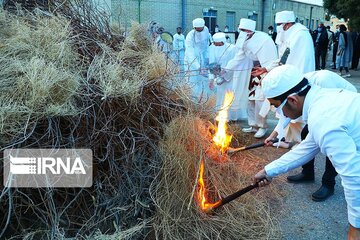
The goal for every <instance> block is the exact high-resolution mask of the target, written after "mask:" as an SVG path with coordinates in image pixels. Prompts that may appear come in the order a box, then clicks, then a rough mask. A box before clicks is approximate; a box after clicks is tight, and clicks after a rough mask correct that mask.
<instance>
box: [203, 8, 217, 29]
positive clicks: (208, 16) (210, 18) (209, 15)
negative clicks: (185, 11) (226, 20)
mask: <svg viewBox="0 0 360 240" xmlns="http://www.w3.org/2000/svg"><path fill="white" fill-rule="evenodd" d="M203 17H204V20H205V26H207V27H208V28H209V31H210V33H214V32H215V25H216V17H217V11H216V10H209V11H207V12H205V11H204V12H203Z"/></svg>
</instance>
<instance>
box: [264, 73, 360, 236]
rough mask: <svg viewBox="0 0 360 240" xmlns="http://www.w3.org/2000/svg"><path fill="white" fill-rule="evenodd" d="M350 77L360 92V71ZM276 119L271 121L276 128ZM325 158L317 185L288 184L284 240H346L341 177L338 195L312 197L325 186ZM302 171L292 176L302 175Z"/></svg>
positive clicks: (318, 165) (317, 165) (318, 162)
mask: <svg viewBox="0 0 360 240" xmlns="http://www.w3.org/2000/svg"><path fill="white" fill-rule="evenodd" d="M350 74H351V75H352V76H351V77H350V78H347V79H348V80H349V81H350V82H351V83H353V84H354V85H355V86H356V87H357V89H358V91H359V92H360V71H352V70H350ZM275 123H276V120H275V119H269V124H270V125H272V126H274V124H275ZM324 166H325V156H324V155H322V154H319V155H318V156H317V157H316V161H315V168H316V174H315V178H316V179H315V182H314V183H307V184H292V183H285V184H286V186H285V188H286V189H287V190H288V191H289V193H288V195H287V196H286V197H284V199H283V201H284V204H283V206H284V209H283V217H282V218H281V220H280V225H281V228H282V233H283V236H282V237H281V239H289V240H298V239H306V240H309V239H334V240H335V239H336V240H337V239H346V236H347V229H348V221H347V210H346V202H345V198H344V192H343V188H342V186H341V182H340V178H339V177H337V178H336V180H337V183H336V186H335V194H334V195H333V196H331V197H330V198H329V199H327V200H326V201H324V202H314V201H312V200H311V194H312V193H313V192H315V191H316V190H317V189H318V188H319V187H320V185H321V177H322V174H323V172H324ZM299 171H300V169H297V170H294V171H293V172H292V173H289V174H293V173H297V172H299Z"/></svg>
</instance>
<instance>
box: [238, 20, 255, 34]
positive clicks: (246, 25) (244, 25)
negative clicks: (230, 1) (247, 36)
mask: <svg viewBox="0 0 360 240" xmlns="http://www.w3.org/2000/svg"><path fill="white" fill-rule="evenodd" d="M239 28H241V29H246V30H250V31H252V32H255V28H256V22H255V21H254V20H251V19H247V18H242V19H240V24H239Z"/></svg>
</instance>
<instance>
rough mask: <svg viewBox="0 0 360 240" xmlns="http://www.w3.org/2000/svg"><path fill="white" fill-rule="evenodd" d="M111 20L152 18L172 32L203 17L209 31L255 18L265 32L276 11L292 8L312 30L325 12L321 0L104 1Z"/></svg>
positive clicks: (128, 21) (127, 24)
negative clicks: (107, 6) (109, 11)
mask: <svg viewBox="0 0 360 240" xmlns="http://www.w3.org/2000/svg"><path fill="white" fill-rule="evenodd" d="M107 2H108V5H110V8H111V16H112V20H113V21H117V22H119V23H120V25H121V26H122V27H123V28H124V29H125V30H126V29H128V28H129V27H130V26H131V23H132V22H133V21H135V22H140V23H146V22H150V21H155V22H157V23H159V24H160V25H162V26H163V27H164V28H165V30H167V31H169V32H172V33H174V32H175V30H176V27H179V26H180V27H182V28H183V30H184V32H185V33H187V32H188V31H190V30H191V29H192V20H193V19H194V18H198V17H202V18H204V19H205V22H206V25H207V26H208V27H209V29H210V31H214V29H215V25H218V26H219V28H220V30H222V31H223V30H224V27H225V26H226V25H227V26H228V27H229V31H236V29H237V26H238V23H239V20H240V18H250V19H253V20H256V22H257V30H262V31H267V28H268V26H270V25H273V26H274V19H275V14H276V12H279V11H283V10H292V11H294V12H295V15H296V18H297V21H298V22H300V23H302V24H304V25H305V26H307V27H309V28H310V29H312V30H313V29H315V28H316V27H317V25H318V23H319V22H322V21H324V15H325V11H324V8H323V6H322V1H321V0H320V1H319V0H312V1H310V0H298V1H295V0H224V1H219V0H111V1H110V2H109V1H108V0H107Z"/></svg>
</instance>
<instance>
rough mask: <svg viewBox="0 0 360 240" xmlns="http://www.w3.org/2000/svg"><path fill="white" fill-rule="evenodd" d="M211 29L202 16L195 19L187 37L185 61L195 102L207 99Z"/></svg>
mask: <svg viewBox="0 0 360 240" xmlns="http://www.w3.org/2000/svg"><path fill="white" fill-rule="evenodd" d="M210 39H211V36H210V33H209V29H208V28H207V27H206V26H205V21H204V19H202V18H196V19H194V20H193V29H192V30H191V31H190V32H189V33H188V34H187V35H186V38H185V56H184V62H185V67H186V70H187V71H188V75H189V77H188V84H189V87H190V89H191V91H192V93H191V95H192V99H193V101H194V102H202V101H206V100H207V96H206V92H205V90H206V89H205V86H206V88H207V84H206V83H207V67H208V61H209V59H208V49H209V44H210Z"/></svg>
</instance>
